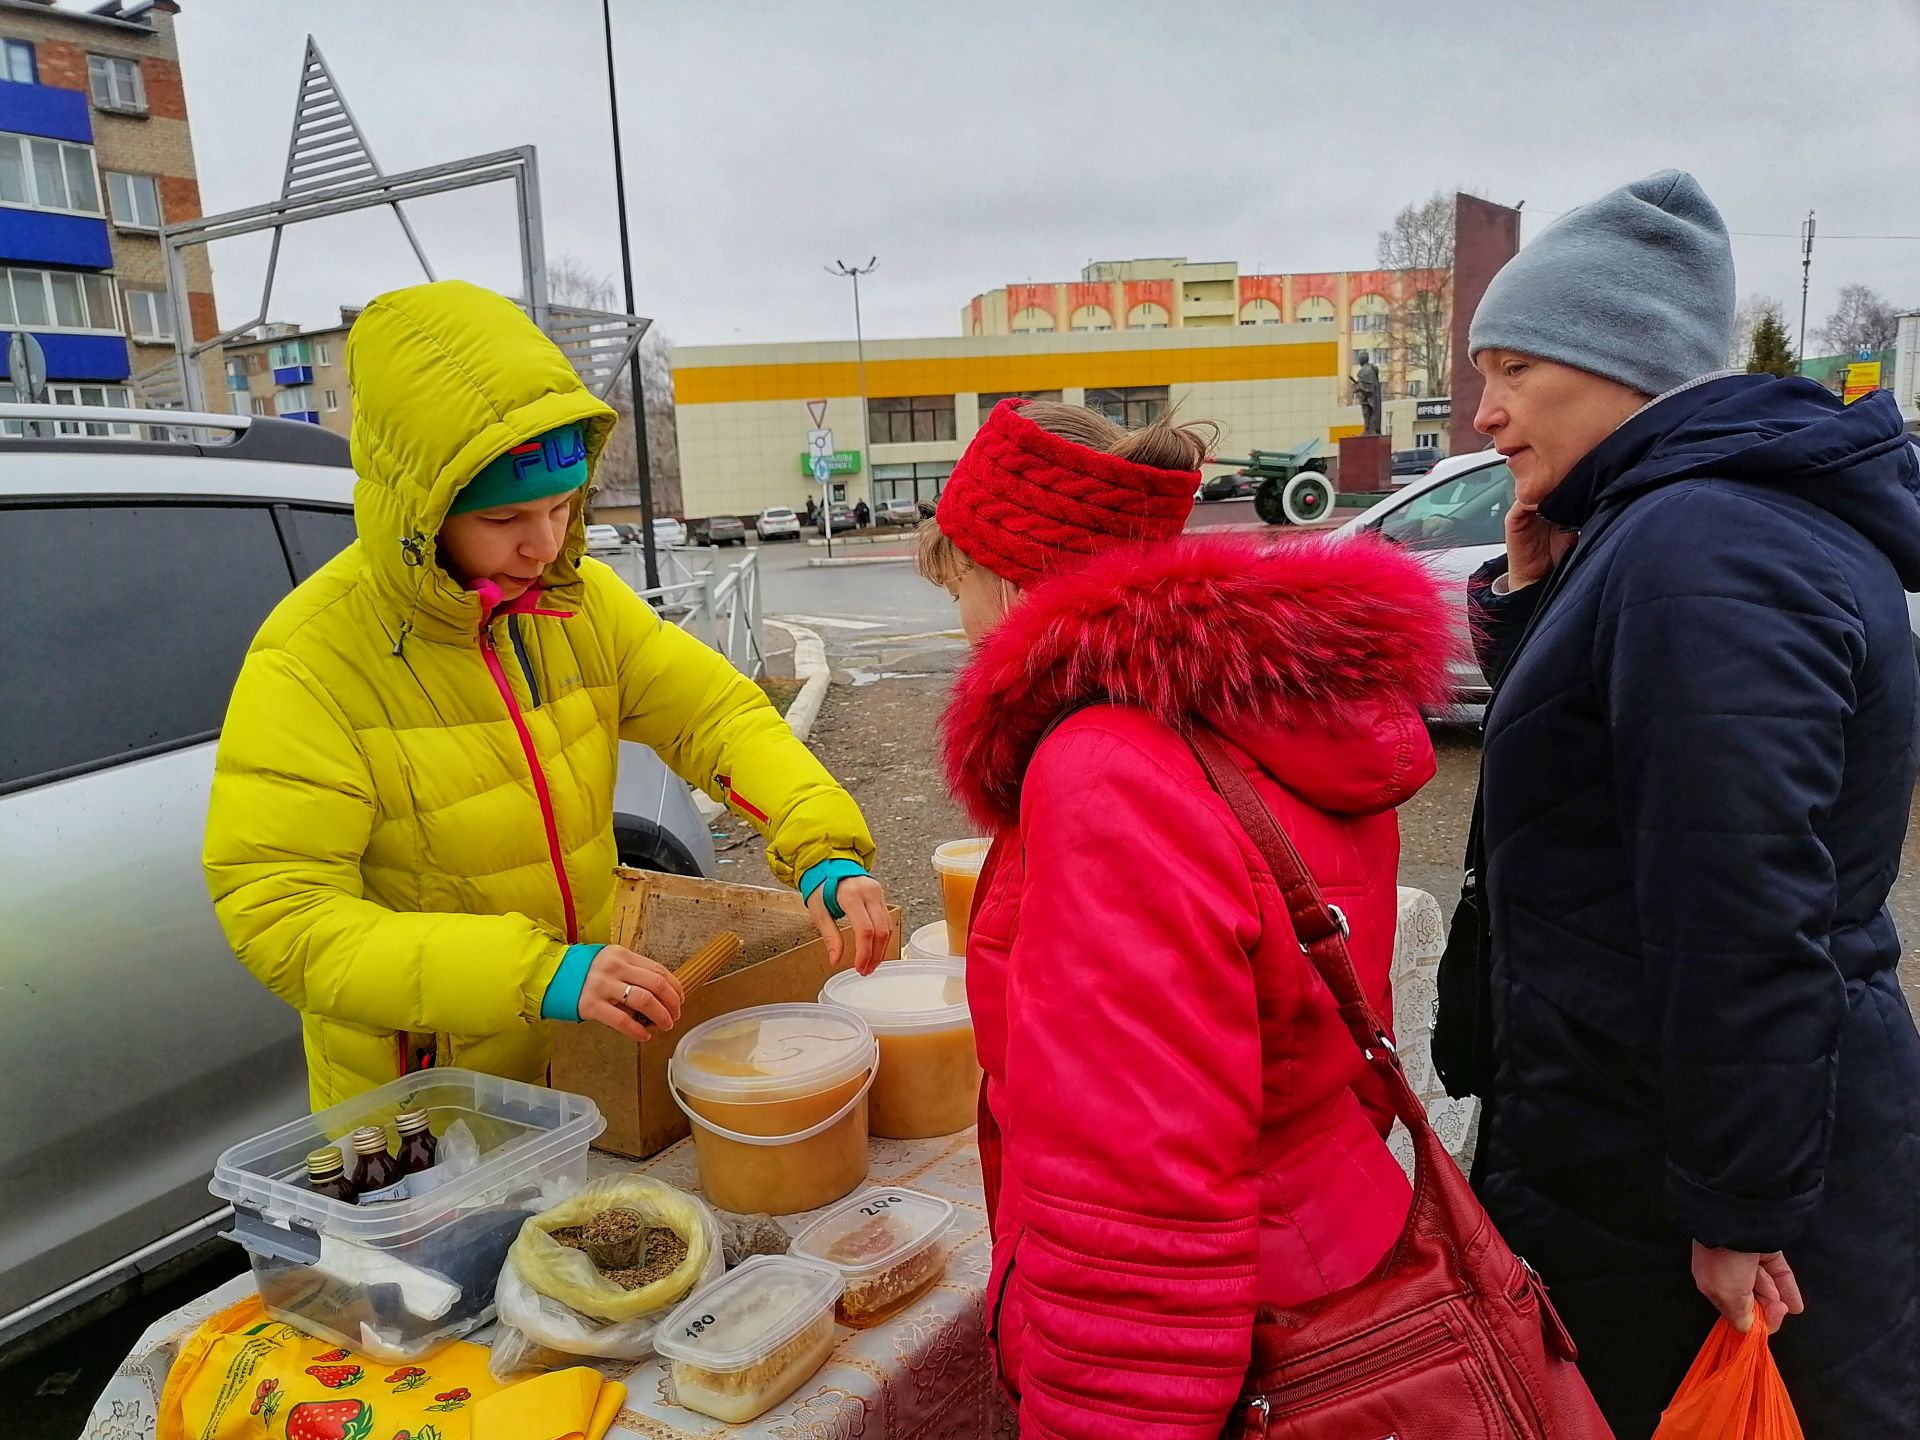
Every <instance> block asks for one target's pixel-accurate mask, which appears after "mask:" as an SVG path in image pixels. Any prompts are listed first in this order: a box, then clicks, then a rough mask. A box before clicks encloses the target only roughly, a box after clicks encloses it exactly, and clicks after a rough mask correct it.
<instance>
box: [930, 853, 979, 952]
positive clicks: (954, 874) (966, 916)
mask: <svg viewBox="0 0 1920 1440" xmlns="http://www.w3.org/2000/svg"><path fill="white" fill-rule="evenodd" d="M992 846H993V842H992V841H991V840H985V839H976V840H949V841H948V842H947V843H946V844H944V845H942V846H941V847H940V848H939V849H938V850H935V851H934V852H933V869H934V873H935V874H937V875H938V876H939V877H940V903H941V904H942V905H943V906H944V907H945V909H946V912H947V943H948V944H949V945H951V946H953V953H954V954H956V955H965V954H966V953H967V929H968V927H969V926H970V925H971V924H972V923H973V892H974V890H975V888H976V887H978V885H979V884H980V867H981V866H983V865H985V864H986V863H987V851H988V850H989V849H991V848H992Z"/></svg>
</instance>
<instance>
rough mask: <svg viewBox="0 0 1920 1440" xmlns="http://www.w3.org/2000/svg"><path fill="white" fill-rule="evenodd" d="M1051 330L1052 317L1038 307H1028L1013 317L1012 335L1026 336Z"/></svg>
mask: <svg viewBox="0 0 1920 1440" xmlns="http://www.w3.org/2000/svg"><path fill="white" fill-rule="evenodd" d="M1051 329H1053V316H1051V315H1049V314H1048V313H1047V312H1046V311H1044V310H1042V309H1041V308H1040V307H1039V306H1038V305H1029V306H1027V308H1026V309H1024V310H1022V311H1021V312H1020V313H1019V314H1017V315H1015V316H1014V317H1013V333H1014V334H1016V335H1028V334H1033V333H1035V332H1037V331H1041V330H1051Z"/></svg>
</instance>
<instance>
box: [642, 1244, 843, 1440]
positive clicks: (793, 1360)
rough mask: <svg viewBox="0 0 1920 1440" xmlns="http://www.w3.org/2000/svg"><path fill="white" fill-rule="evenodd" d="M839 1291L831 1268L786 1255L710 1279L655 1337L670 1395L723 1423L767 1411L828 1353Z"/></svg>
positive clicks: (757, 1259) (762, 1258) (741, 1421)
mask: <svg viewBox="0 0 1920 1440" xmlns="http://www.w3.org/2000/svg"><path fill="white" fill-rule="evenodd" d="M841 1288H842V1282H841V1278H840V1275H839V1272H838V1271H836V1270H834V1269H833V1268H832V1267H831V1266H826V1265H821V1264H819V1263H817V1262H815V1261H811V1260H802V1259H796V1258H794V1257H792V1256H787V1255H760V1256H755V1257H754V1258H753V1259H751V1260H747V1261H745V1262H744V1263H742V1264H741V1265H740V1266H739V1267H738V1268H737V1269H735V1270H733V1271H732V1272H730V1273H729V1274H727V1275H725V1276H723V1277H721V1278H720V1279H719V1280H716V1281H714V1283H713V1284H711V1285H709V1286H707V1287H706V1288H705V1289H704V1290H701V1291H699V1292H698V1293H697V1294H695V1295H693V1296H692V1297H691V1298H689V1299H688V1300H687V1301H686V1302H685V1303H684V1304H682V1305H681V1306H680V1308H679V1309H678V1310H676V1311H674V1312H673V1314H672V1315H670V1316H668V1317H667V1318H666V1319H665V1320H663V1321H662V1322H661V1324H660V1329H659V1331H658V1333H657V1334H656V1336H655V1339H654V1348H655V1349H657V1350H658V1351H659V1352H660V1354H661V1356H662V1357H664V1358H665V1359H666V1360H667V1361H668V1362H669V1363H670V1365H671V1366H672V1370H671V1378H672V1381H673V1391H674V1398H675V1399H676V1400H677V1401H678V1403H679V1404H681V1405H684V1406H685V1407H686V1408H687V1409H689V1410H697V1411H699V1412H700V1413H701V1414H702V1415H710V1416H712V1417H713V1418H714V1419H715V1420H719V1421H723V1422H724V1423H726V1424H728V1425H744V1424H746V1423H747V1422H748V1421H750V1420H753V1419H756V1418H758V1417H759V1416H761V1415H763V1414H765V1413H766V1412H767V1411H768V1410H770V1409H772V1408H773V1407H774V1406H775V1405H778V1404H779V1403H780V1402H781V1401H782V1400H784V1399H786V1398H787V1397H788V1396H789V1395H791V1394H793V1392H794V1391H795V1390H798V1389H799V1388H800V1386H801V1385H803V1384H805V1383H806V1381H807V1378H808V1377H809V1376H811V1375H812V1374H813V1373H814V1371H816V1370H818V1369H819V1368H820V1367H821V1366H822V1365H824V1364H825V1363H826V1361H827V1357H828V1356H829V1355H831V1354H832V1353H833V1346H834V1339H835V1336H834V1328H833V1307H834V1304H835V1302H836V1301H837V1300H838V1299H839V1298H840V1292H841Z"/></svg>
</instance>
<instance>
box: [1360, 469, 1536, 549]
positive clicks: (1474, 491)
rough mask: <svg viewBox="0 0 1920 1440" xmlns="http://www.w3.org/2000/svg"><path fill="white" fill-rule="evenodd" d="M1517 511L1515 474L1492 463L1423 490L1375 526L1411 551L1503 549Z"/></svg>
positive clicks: (1381, 532)
mask: <svg viewBox="0 0 1920 1440" xmlns="http://www.w3.org/2000/svg"><path fill="white" fill-rule="evenodd" d="M1512 508H1513V472H1512V471H1511V470H1509V469H1508V468H1507V467H1506V466H1505V465H1504V464H1503V465H1490V466H1488V467H1487V468H1486V469H1484V470H1470V471H1468V472H1467V473H1466V474H1465V475H1461V476H1459V477H1458V478H1456V479H1453V480H1448V481H1445V482H1444V483H1442V484H1439V485H1436V486H1434V487H1433V488H1432V489H1431V490H1423V491H1422V492H1421V493H1420V494H1418V495H1415V496H1414V497H1413V498H1412V499H1411V500H1408V501H1407V502H1406V503H1405V504H1404V505H1396V506H1395V507H1394V508H1393V509H1392V510H1390V511H1388V512H1387V513H1386V514H1385V515H1383V516H1381V517H1380V523H1379V524H1378V525H1377V526H1375V527H1374V528H1375V529H1377V530H1378V531H1379V532H1380V534H1381V535H1382V536H1384V537H1385V538H1386V539H1388V540H1391V541H1393V542H1394V543H1395V544H1397V545H1404V546H1406V547H1407V548H1408V549H1409V550H1457V549H1459V548H1460V547H1462V546H1466V545H1500V544H1504V543H1505V542H1506V538H1507V529H1506V525H1507V511H1509V510H1511V509H1512Z"/></svg>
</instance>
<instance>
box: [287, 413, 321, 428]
mask: <svg viewBox="0 0 1920 1440" xmlns="http://www.w3.org/2000/svg"><path fill="white" fill-rule="evenodd" d="M280 418H281V419H282V420H301V421H304V422H305V423H307V424H308V425H318V424H319V423H320V412H319V411H318V410H289V411H288V412H287V413H286V414H284V415H282V416H281V417H280Z"/></svg>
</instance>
